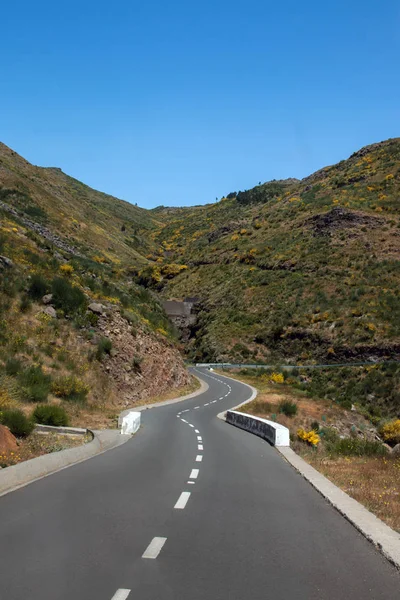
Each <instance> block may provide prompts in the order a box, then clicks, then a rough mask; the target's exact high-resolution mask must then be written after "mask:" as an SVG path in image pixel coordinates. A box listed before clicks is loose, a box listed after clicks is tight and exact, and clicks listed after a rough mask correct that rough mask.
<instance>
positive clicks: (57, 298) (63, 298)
mask: <svg viewBox="0 0 400 600" xmlns="http://www.w3.org/2000/svg"><path fill="white" fill-rule="evenodd" d="M51 292H52V294H53V304H54V306H55V307H56V308H58V309H60V310H63V311H64V312H65V313H68V314H75V313H77V312H79V311H83V310H85V309H86V305H87V300H86V297H85V294H84V293H83V292H82V290H80V289H79V288H78V287H74V286H73V285H72V284H71V283H70V282H69V281H67V280H66V279H62V278H61V277H56V278H55V279H53V282H52V284H51Z"/></svg>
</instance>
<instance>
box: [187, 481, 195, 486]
mask: <svg viewBox="0 0 400 600" xmlns="http://www.w3.org/2000/svg"><path fill="white" fill-rule="evenodd" d="M186 483H191V484H192V485H194V484H195V482H194V481H187V482H186Z"/></svg>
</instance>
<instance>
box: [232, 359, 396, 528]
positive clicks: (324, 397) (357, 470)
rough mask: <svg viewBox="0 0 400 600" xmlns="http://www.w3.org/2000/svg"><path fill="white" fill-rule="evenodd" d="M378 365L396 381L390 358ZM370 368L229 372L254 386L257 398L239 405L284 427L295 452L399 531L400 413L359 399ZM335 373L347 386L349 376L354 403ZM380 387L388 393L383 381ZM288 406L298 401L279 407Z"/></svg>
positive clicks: (390, 407) (394, 384)
mask: <svg viewBox="0 0 400 600" xmlns="http://www.w3.org/2000/svg"><path fill="white" fill-rule="evenodd" d="M387 367H389V368H388V370H387V371H386V368H387ZM376 369H381V370H382V371H381V372H383V373H384V374H386V375H387V377H390V374H391V375H392V379H391V380H390V382H389V383H388V382H387V385H388V386H389V389H391V390H393V389H395V388H396V385H397V384H396V383H395V382H396V381H397V380H396V379H393V377H397V372H398V370H397V369H394V368H393V366H390V365H389V366H384V365H382V366H381V367H378V366H376ZM332 371H334V373H332ZM352 371H353V374H352ZM224 372H226V371H221V373H224ZM371 372H372V371H371V369H369V370H366V369H364V368H360V367H352V368H346V369H342V368H340V367H337V368H330V369H321V370H319V369H318V370H317V369H308V370H300V371H297V370H295V371H293V370H291V371H288V370H286V369H284V370H279V369H278V368H275V369H267V370H264V369H241V370H234V371H230V372H229V374H230V376H233V377H237V378H238V379H240V380H242V381H245V382H247V383H250V384H251V385H253V386H254V387H256V388H257V389H258V390H259V394H258V396H257V398H256V399H255V400H253V401H252V402H249V403H248V404H246V405H244V406H242V407H241V409H240V410H241V411H243V412H247V413H250V414H254V415H256V416H260V417H263V418H267V419H270V420H272V421H276V422H278V423H281V424H282V425H285V426H286V427H288V428H289V431H290V438H291V446H292V448H293V449H294V451H295V452H297V453H298V454H300V456H302V457H303V458H304V459H305V460H306V461H307V462H309V463H310V464H311V465H312V466H313V467H315V468H316V469H318V470H319V471H320V472H321V473H323V474H324V475H325V476H326V477H328V478H329V479H331V480H332V481H333V482H334V483H335V484H336V485H338V486H339V487H341V488H342V489H343V490H344V491H345V492H346V493H348V494H349V495H350V496H352V497H353V498H355V499H356V500H358V501H359V502H361V503H362V504H364V506H366V507H367V508H368V509H369V510H371V511H372V512H374V513H375V514H376V515H377V516H378V517H379V518H381V519H382V520H384V521H385V522H386V523H387V524H388V525H390V526H391V527H392V528H394V529H396V530H397V531H400V506H399V501H398V499H399V496H400V446H398V444H399V442H400V418H399V417H400V415H399V413H397V414H395V411H394V408H393V404H387V403H385V402H383V403H382V405H381V408H380V411H381V412H380V414H379V417H378V416H377V411H376V410H374V411H372V412H373V414H371V413H370V412H369V410H368V408H367V407H368V406H369V404H368V402H369V401H367V403H362V402H361V400H362V394H361V391H360V390H361V389H364V393H365V388H361V387H360V385H361V384H360V382H361V381H363V380H364V379H367V382H368V381H369V380H368V376H369V374H370V373H371ZM344 374H345V375H346V377H344ZM340 381H342V382H346V384H347V386H350V382H352V388H353V389H354V396H353V400H354V402H353V403H349V402H348V392H346V391H343V390H340V389H339V388H340ZM313 382H314V383H313ZM329 382H330V383H331V384H332V382H335V385H336V388H335V390H334V387H333V386H332V388H329ZM369 385H374V389H375V390H376V389H377V386H376V385H375V384H374V382H371V381H369ZM342 387H344V386H343V385H342ZM366 389H369V388H368V387H367V388H366ZM329 390H330V391H329ZM357 390H358V392H357ZM318 392H319V393H318ZM381 393H382V397H383V398H385V395H386V388H383V389H382V390H381ZM335 394H336V395H335ZM378 404H379V403H378ZM287 406H293V407H294V406H295V407H296V408H295V409H292V410H290V411H289V412H287V411H285V410H282V409H283V407H287Z"/></svg>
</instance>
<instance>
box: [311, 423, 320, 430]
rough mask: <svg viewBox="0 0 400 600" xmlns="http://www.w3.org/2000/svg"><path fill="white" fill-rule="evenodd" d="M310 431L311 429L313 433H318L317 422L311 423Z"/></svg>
mask: <svg viewBox="0 0 400 600" xmlns="http://www.w3.org/2000/svg"><path fill="white" fill-rule="evenodd" d="M311 429H312V430H313V431H315V432H317V433H318V431H319V423H318V421H313V422H312V423H311Z"/></svg>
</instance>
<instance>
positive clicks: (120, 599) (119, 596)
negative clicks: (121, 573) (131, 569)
mask: <svg viewBox="0 0 400 600" xmlns="http://www.w3.org/2000/svg"><path fill="white" fill-rule="evenodd" d="M130 593H131V590H123V589H122V588H121V589H119V590H117V591H116V592H115V594H114V596H113V597H112V598H111V600H126V598H127V597H128V596H129V594H130Z"/></svg>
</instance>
